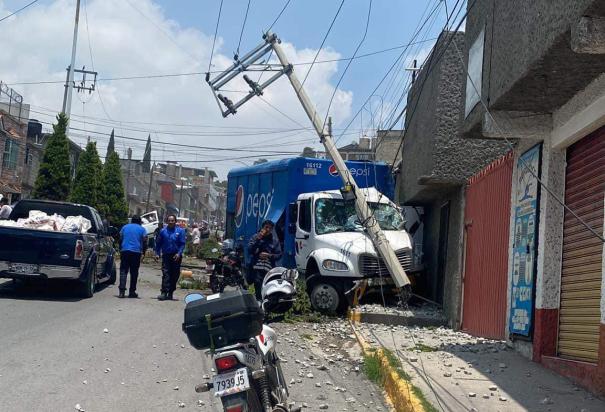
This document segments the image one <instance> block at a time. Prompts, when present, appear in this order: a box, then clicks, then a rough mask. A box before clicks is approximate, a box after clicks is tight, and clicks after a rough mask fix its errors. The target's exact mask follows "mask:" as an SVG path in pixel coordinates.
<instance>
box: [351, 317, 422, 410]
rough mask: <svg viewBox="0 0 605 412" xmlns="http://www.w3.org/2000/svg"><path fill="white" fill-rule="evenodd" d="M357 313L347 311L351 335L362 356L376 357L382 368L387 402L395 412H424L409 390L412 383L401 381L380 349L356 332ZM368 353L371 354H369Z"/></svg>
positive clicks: (358, 318) (416, 398)
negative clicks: (357, 344) (351, 330)
mask: <svg viewBox="0 0 605 412" xmlns="http://www.w3.org/2000/svg"><path fill="white" fill-rule="evenodd" d="M359 315H360V314H359V312H356V311H349V313H348V315H347V317H348V319H349V323H350V324H351V328H352V329H353V334H354V335H355V338H356V339H357V342H358V343H359V346H360V347H361V350H362V352H363V353H364V355H366V356H369V355H377V356H378V358H379V360H380V363H381V365H382V367H383V368H384V370H385V371H386V373H385V379H384V390H385V392H386V395H387V398H388V400H389V402H390V403H391V404H392V405H393V407H394V409H395V411H396V412H412V411H413V412H424V411H425V408H424V406H423V405H422V402H420V400H419V399H418V397H417V396H416V395H415V394H414V392H413V391H412V389H411V386H412V383H411V382H410V381H409V380H406V379H403V378H402V377H401V376H399V374H398V373H397V371H395V369H394V368H393V367H392V366H391V364H390V363H389V360H388V359H387V357H386V355H385V353H384V351H383V350H382V349H380V348H373V347H372V346H370V345H369V344H368V343H367V342H366V341H365V339H364V338H363V337H362V336H361V334H360V333H359V332H358V331H357V329H356V327H355V323H360V317H359ZM370 352H372V353H371V354H370Z"/></svg>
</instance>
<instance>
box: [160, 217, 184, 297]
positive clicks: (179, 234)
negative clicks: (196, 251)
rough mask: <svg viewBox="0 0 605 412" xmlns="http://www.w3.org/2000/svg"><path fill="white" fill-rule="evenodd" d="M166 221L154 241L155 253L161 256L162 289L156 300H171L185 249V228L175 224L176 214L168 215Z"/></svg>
mask: <svg viewBox="0 0 605 412" xmlns="http://www.w3.org/2000/svg"><path fill="white" fill-rule="evenodd" d="M166 222H167V225H166V227H165V228H163V229H162V230H160V233H158V236H157V239H156V242H155V253H156V255H157V256H161V257H162V289H161V293H160V295H159V296H158V300H172V294H173V293H174V291H175V290H176V284H177V282H178V280H179V276H180V274H181V260H182V259H183V250H184V249H185V230H184V229H182V228H180V227H178V226H177V225H176V215H169V216H168V219H167V221H166Z"/></svg>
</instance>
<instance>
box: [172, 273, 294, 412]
mask: <svg viewBox="0 0 605 412" xmlns="http://www.w3.org/2000/svg"><path fill="white" fill-rule="evenodd" d="M276 269H277V270H275V269H274V270H273V271H271V272H273V273H267V276H265V281H264V282H263V285H264V286H267V287H264V288H263V292H264V295H263V302H264V304H263V305H262V306H264V307H265V308H267V310H274V311H278V312H281V311H282V310H284V309H286V308H287V307H288V305H290V304H291V302H293V299H294V294H295V293H296V288H295V286H294V287H293V288H292V289H289V290H290V291H292V295H291V296H288V294H287V293H285V292H286V289H285V288H282V287H281V286H285V283H290V282H295V280H296V277H297V274H294V273H293V271H289V270H286V269H284V268H276ZM278 275H279V278H278ZM278 280H281V282H278ZM272 282H273V283H272ZM280 283H281V285H280ZM277 286H280V287H279V288H278V287H277ZM278 290H279V291H278ZM185 302H186V303H187V305H186V307H185V322H184V323H183V330H184V331H185V332H186V333H187V337H188V338H189V342H190V343H191V344H192V346H193V347H195V348H196V349H205V348H209V350H207V351H206V353H207V354H208V355H210V356H211V357H212V361H213V363H214V366H215V370H216V375H214V376H213V378H212V381H211V382H207V383H203V384H200V385H197V386H196V388H195V390H196V392H209V391H211V390H214V394H215V396H217V397H220V398H221V402H222V404H223V408H224V411H225V412H300V410H301V408H300V407H294V406H290V405H289V404H288V396H289V392H288V387H287V384H286V380H285V377H284V374H283V372H282V368H281V361H280V359H279V356H278V355H277V351H276V345H277V334H276V332H275V330H274V329H272V328H271V327H269V326H267V325H266V324H265V323H264V316H265V310H263V308H262V307H261V306H259V304H258V303H257V302H256V300H255V298H254V296H253V295H251V294H250V293H248V292H247V291H243V290H239V289H238V290H234V291H227V292H224V293H219V294H215V295H210V296H208V297H204V296H202V295H200V294H190V295H188V296H187V297H186V298H185ZM288 302H290V303H288ZM272 303H277V304H276V305H272Z"/></svg>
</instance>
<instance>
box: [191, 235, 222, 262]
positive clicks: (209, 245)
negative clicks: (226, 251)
mask: <svg viewBox="0 0 605 412" xmlns="http://www.w3.org/2000/svg"><path fill="white" fill-rule="evenodd" d="M212 249H217V250H218V251H217V252H213V251H212ZM220 256H221V245H220V243H218V242H217V241H216V240H213V239H207V240H206V241H204V242H202V244H201V245H200V247H199V249H198V250H197V258H198V259H216V258H218V257H220Z"/></svg>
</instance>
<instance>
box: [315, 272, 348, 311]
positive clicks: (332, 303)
mask: <svg viewBox="0 0 605 412" xmlns="http://www.w3.org/2000/svg"><path fill="white" fill-rule="evenodd" d="M310 298H311V306H313V309H315V310H317V311H318V312H321V313H326V314H334V313H336V311H337V310H338V309H339V308H340V307H341V306H342V298H341V294H340V293H339V292H338V289H337V288H336V286H334V285H333V284H332V283H331V282H328V281H324V280H319V281H318V282H317V283H314V284H313V286H312V288H311V294H310Z"/></svg>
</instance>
